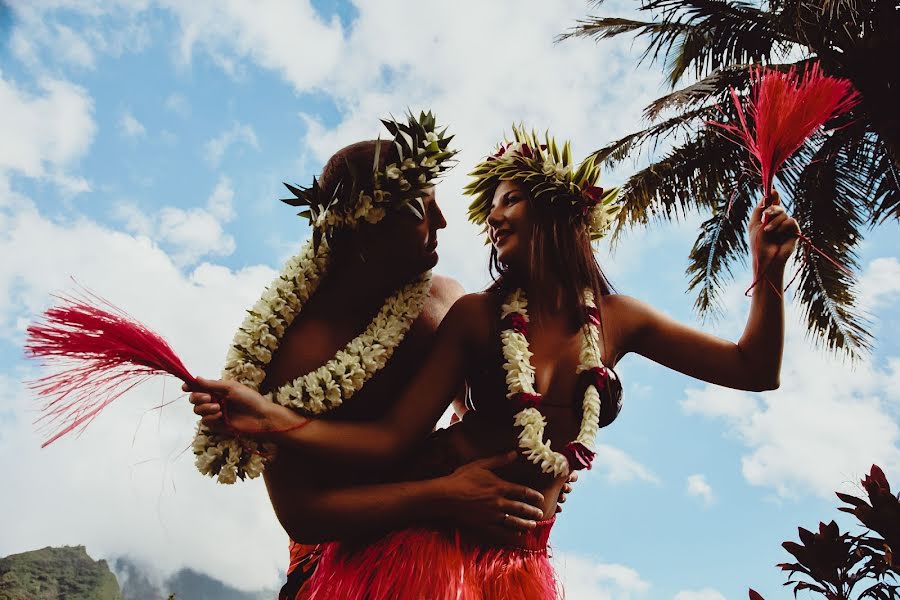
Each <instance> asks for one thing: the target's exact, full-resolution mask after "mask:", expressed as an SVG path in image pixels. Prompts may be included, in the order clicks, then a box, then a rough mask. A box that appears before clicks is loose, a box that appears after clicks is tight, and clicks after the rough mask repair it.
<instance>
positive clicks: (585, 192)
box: [464, 125, 621, 240]
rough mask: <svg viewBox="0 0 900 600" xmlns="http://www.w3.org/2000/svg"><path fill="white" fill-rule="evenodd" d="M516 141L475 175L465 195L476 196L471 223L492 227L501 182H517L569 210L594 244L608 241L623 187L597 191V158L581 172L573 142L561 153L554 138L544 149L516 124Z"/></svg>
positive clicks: (501, 148)
mask: <svg viewBox="0 0 900 600" xmlns="http://www.w3.org/2000/svg"><path fill="white" fill-rule="evenodd" d="M513 137H514V139H513V141H507V142H504V143H502V144H500V146H499V148H498V149H497V152H495V153H494V154H493V155H492V156H488V157H487V158H486V159H484V160H483V161H481V162H480V163H478V165H476V166H475V169H474V170H473V171H472V172H471V173H469V175H470V176H471V177H472V178H473V180H472V181H471V182H470V183H469V184H468V185H467V186H466V187H465V190H464V191H465V193H466V194H468V195H470V196H474V197H475V199H474V200H473V201H472V203H471V204H470V205H469V220H470V221H472V222H473V223H475V224H477V225H484V226H485V228H487V219H488V215H489V214H490V212H491V203H492V202H493V196H494V191H495V190H496V189H497V186H498V185H500V182H501V181H517V182H519V183H521V184H523V185H524V186H526V187H527V188H528V191H529V192H530V194H531V197H532V199H533V200H534V201H536V202H547V203H549V204H552V205H558V206H566V207H568V208H569V209H570V210H571V214H572V221H573V223H576V224H583V225H584V226H586V227H587V228H588V230H589V232H590V235H591V239H592V240H596V239H599V238H601V237H603V236H604V235H605V234H606V232H607V231H608V230H609V227H610V225H611V224H612V221H613V219H614V218H615V216H616V214H617V213H618V212H619V210H620V208H621V206H620V204H619V203H618V202H617V201H616V197H617V196H618V194H619V189H618V188H612V189H609V190H604V189H603V188H601V187H597V185H596V184H597V179H598V178H599V177H600V166H599V165H597V164H595V163H594V158H593V157H592V156H590V157H588V158H586V159H585V160H584V161H583V162H582V163H581V164H580V165H579V166H578V168H577V169H575V168H574V163H573V161H572V151H571V148H570V145H569V142H566V143H565V144H564V145H563V147H562V150H560V148H559V146H557V144H556V140H554V139H553V138H552V137H550V134H549V133H547V134H545V136H544V143H543V144H541V143H540V142H539V141H538V136H537V134H536V133H534V132H532V133H530V134H529V133H527V132H526V131H525V130H524V129H523V128H521V127H517V126H515V125H514V126H513Z"/></svg>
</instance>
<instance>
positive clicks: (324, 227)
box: [282, 111, 457, 247]
mask: <svg viewBox="0 0 900 600" xmlns="http://www.w3.org/2000/svg"><path fill="white" fill-rule="evenodd" d="M381 122H382V123H383V124H384V126H385V127H386V128H387V130H388V131H389V132H390V134H391V135H392V136H393V141H392V142H393V145H394V148H395V149H396V150H397V156H398V160H397V162H393V163H391V164H388V165H387V166H385V167H384V168H383V169H381V168H380V162H381V161H380V158H381V156H380V153H381V144H380V143H379V144H378V145H376V147H375V161H374V165H373V167H372V171H371V173H362V172H359V169H358V168H355V167H354V165H352V164H351V163H349V162H348V163H347V168H348V171H349V172H350V175H349V177H344V178H342V179H341V180H340V181H339V182H338V184H337V185H336V186H335V188H334V191H333V192H332V193H331V194H327V193H326V192H325V191H324V190H322V188H321V187H319V181H318V179H316V178H313V182H312V185H310V186H309V187H300V186H294V185H290V184H288V183H285V184H284V185H285V186H286V187H287V188H288V190H290V191H291V193H292V194H293V195H294V197H293V198H286V199H283V200H282V202H286V203H287V204H290V205H291V206H300V207H306V208H305V209H304V210H302V211H301V212H300V213H298V214H299V215H300V216H301V217H306V218H307V219H309V223H310V225H311V226H312V227H313V242H314V245H315V246H316V247H318V245H319V242H320V241H321V239H322V236H323V235H324V236H325V238H326V239H329V238H330V237H331V235H332V233H333V232H334V231H335V230H337V229H341V228H351V229H352V228H355V227H356V226H357V225H358V224H359V223H361V222H363V221H365V222H368V223H378V222H379V221H380V220H381V219H383V218H384V215H385V214H386V211H387V210H397V209H406V210H409V211H410V212H411V213H413V214H414V215H416V216H417V217H419V218H420V219H422V218H424V216H425V206H424V203H423V201H422V197H423V196H424V190H425V189H427V188H429V187H431V186H432V185H434V184H433V181H434V180H435V179H437V178H438V177H440V176H441V175H442V174H443V173H444V172H445V171H448V170H449V169H450V168H452V167H453V165H454V164H455V161H452V160H450V159H452V158H453V156H454V155H455V154H456V153H457V150H449V149H448V146H449V144H450V140H452V139H453V136H452V135H450V136H448V135H447V129H446V128H444V129H441V130H440V131H438V129H437V125H436V123H435V118H434V115H433V114H432V113H431V111H429V112H427V113H426V112H422V113H420V114H419V118H418V119H417V118H416V117H414V116H413V114H412V113H410V114H409V115H408V117H407V122H406V123H401V122H399V121H397V120H395V119H393V118H391V119H382V120H381Z"/></svg>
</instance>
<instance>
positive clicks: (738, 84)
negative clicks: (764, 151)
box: [644, 59, 810, 121]
mask: <svg viewBox="0 0 900 600" xmlns="http://www.w3.org/2000/svg"><path fill="white" fill-rule="evenodd" d="M809 62H810V61H809V60H807V59H803V60H799V61H797V62H794V63H780V64H771V65H768V68H769V69H775V70H778V71H784V72H787V71H789V70H790V69H791V68H795V69H798V70H799V71H801V72H802V71H803V69H804V67H805V66H806V64H807V63H809ZM754 67H755V65H746V64H745V65H732V66H730V67H723V68H721V69H717V70H716V71H713V72H712V73H710V74H709V76H707V77H704V78H703V79H701V80H700V81H697V82H695V83H692V84H691V85H688V86H686V87H683V88H681V89H679V90H675V91H674V92H670V93H668V94H666V95H665V96H662V97H660V98H657V99H656V100H654V101H653V102H651V103H650V104H649V105H647V108H645V109H644V118H645V119H647V120H650V121H654V120H656V119H657V118H659V116H660V114H661V113H662V112H663V111H666V110H682V111H683V110H688V109H692V108H694V107H696V106H697V105H698V104H705V103H709V102H730V98H729V93H730V92H731V88H735V89H737V90H744V89H747V87H748V86H749V85H750V73H751V70H752V69H753V68H754Z"/></svg>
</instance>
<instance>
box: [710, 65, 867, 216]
mask: <svg viewBox="0 0 900 600" xmlns="http://www.w3.org/2000/svg"><path fill="white" fill-rule="evenodd" d="M751 81H752V84H753V85H752V91H751V93H750V98H749V101H748V102H747V106H746V109H745V108H744V106H743V105H742V103H741V99H740V97H739V96H738V94H737V91H735V89H734V88H731V99H732V101H733V102H734V106H735V108H736V109H737V114H738V123H737V124H729V123H716V122H711V123H710V124H712V125H715V126H718V127H721V128H722V129H724V130H726V131H727V132H729V133H730V134H732V135H733V136H734V137H735V138H736V139H737V140H738V141H739V142H740V143H741V144H742V145H743V146H745V147H746V148H747V150H748V151H749V152H750V157H751V159H752V160H753V162H754V166H756V167H757V168H758V169H759V174H760V177H761V179H762V185H763V193H764V194H765V195H766V197H767V204H768V197H769V194H770V193H771V191H772V182H773V180H774V178H775V172H776V171H778V169H779V168H780V167H781V165H783V164H784V161H785V160H787V159H788V157H789V156H790V155H791V154H793V153H794V152H796V151H797V149H798V148H800V146H801V145H803V142H804V141H806V139H807V138H808V137H809V136H810V135H812V134H813V132H815V131H816V130H817V129H818V128H819V127H821V126H822V125H824V124H825V123H826V122H827V121H828V120H829V119H832V118H833V117H836V116H838V115H841V114H844V113H846V112H848V111H850V110H851V109H852V108H853V107H854V106H856V105H857V104H858V103H859V101H860V96H859V94H858V93H857V92H856V91H855V90H854V89H853V85H852V84H851V83H850V82H849V81H847V80H846V79H838V78H836V77H830V76H828V75H824V74H823V73H822V70H821V68H820V67H819V64H818V63H814V64H813V65H812V66H811V67H810V68H808V69H806V70H805V71H803V73H798V71H797V70H796V69H795V68H792V69H791V70H790V71H788V72H786V73H785V72H782V71H776V70H773V69H763V68H756V69H753V71H752V72H751Z"/></svg>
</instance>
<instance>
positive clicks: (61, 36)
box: [54, 24, 94, 69]
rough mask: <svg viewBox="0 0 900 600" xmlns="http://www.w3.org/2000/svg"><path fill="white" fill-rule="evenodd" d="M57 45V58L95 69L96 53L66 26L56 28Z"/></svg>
mask: <svg viewBox="0 0 900 600" xmlns="http://www.w3.org/2000/svg"><path fill="white" fill-rule="evenodd" d="M55 29H56V36H55V40H54V41H55V44H54V46H55V47H56V50H57V57H59V58H60V59H62V60H63V61H64V62H67V63H69V64H72V65H75V66H79V67H83V68H87V69H93V68H94V51H93V50H92V49H91V47H90V45H89V44H88V43H87V41H85V39H84V38H83V37H81V36H80V35H79V34H78V33H76V32H75V31H73V30H72V29H71V28H69V27H66V26H64V25H59V24H57V25H56V26H55Z"/></svg>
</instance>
